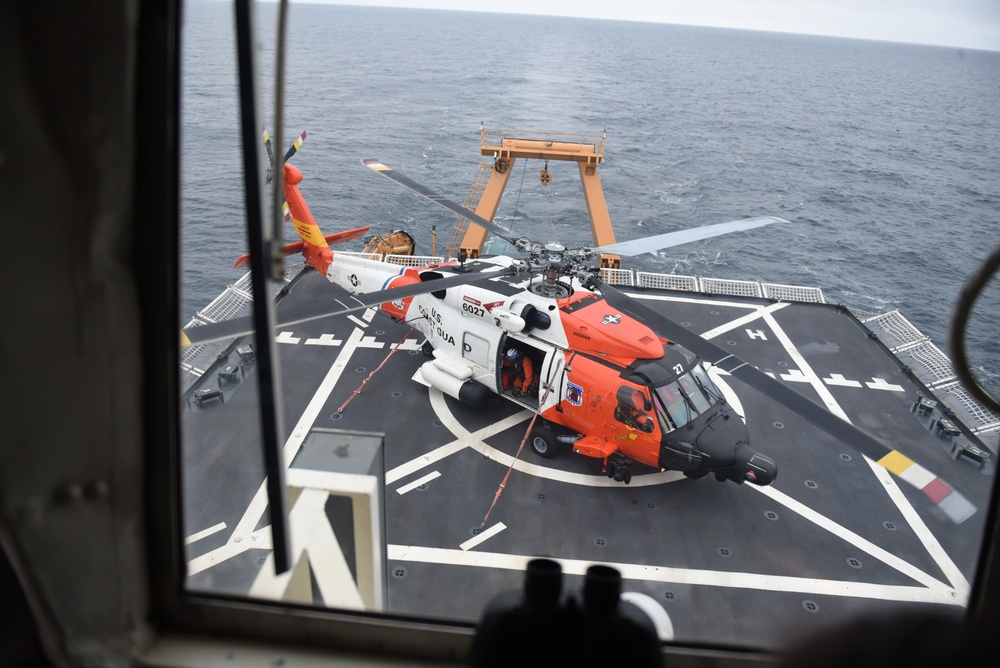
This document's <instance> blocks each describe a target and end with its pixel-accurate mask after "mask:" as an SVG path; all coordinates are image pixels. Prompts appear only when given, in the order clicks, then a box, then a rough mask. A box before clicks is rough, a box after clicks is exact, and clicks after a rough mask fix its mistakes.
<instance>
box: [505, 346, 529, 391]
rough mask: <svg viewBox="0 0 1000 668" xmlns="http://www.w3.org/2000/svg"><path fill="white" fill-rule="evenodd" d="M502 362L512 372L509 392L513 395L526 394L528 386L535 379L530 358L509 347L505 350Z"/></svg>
mask: <svg viewBox="0 0 1000 668" xmlns="http://www.w3.org/2000/svg"><path fill="white" fill-rule="evenodd" d="M504 363H505V364H506V365H507V366H509V367H510V368H511V369H512V370H513V372H514V379H513V381H512V382H511V394H513V395H514V396H515V397H518V396H520V395H522V394H528V388H529V387H531V383H532V381H534V379H535V369H534V364H532V362H531V358H530V357H528V356H527V355H522V354H521V353H520V351H518V350H516V349H514V348H511V349H510V350H508V351H507V355H506V357H505V358H504Z"/></svg>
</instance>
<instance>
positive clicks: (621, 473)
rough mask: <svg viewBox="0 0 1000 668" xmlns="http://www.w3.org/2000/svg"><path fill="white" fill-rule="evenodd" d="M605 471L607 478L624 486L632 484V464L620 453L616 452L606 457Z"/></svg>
mask: <svg viewBox="0 0 1000 668" xmlns="http://www.w3.org/2000/svg"><path fill="white" fill-rule="evenodd" d="M605 469H606V471H607V474H608V477H609V478H613V479H614V480H617V481H618V482H623V483H625V484H626V485H627V484H629V483H630V482H632V463H631V462H630V461H629V460H628V458H627V457H626V456H625V455H623V454H622V453H620V452H616V453H614V454H613V455H611V456H610V457H608V463H607V465H606V467H605Z"/></svg>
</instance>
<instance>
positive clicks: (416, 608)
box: [182, 269, 996, 649]
mask: <svg viewBox="0 0 1000 668" xmlns="http://www.w3.org/2000/svg"><path fill="white" fill-rule="evenodd" d="M619 287H621V289H623V290H625V291H627V292H628V293H629V294H631V295H632V296H634V297H636V298H638V299H640V300H642V302H643V303H644V304H646V305H647V306H649V307H651V308H653V309H655V310H657V311H658V312H660V313H662V314H664V315H666V316H667V317H669V318H671V319H672V320H674V321H676V322H679V323H680V324H682V325H683V326H684V327H687V328H688V329H690V330H692V331H694V332H697V333H699V334H701V335H702V336H705V337H706V338H710V339H711V340H713V341H714V342H715V343H716V344H718V345H720V346H722V347H724V348H726V349H731V350H732V351H733V353H734V354H736V355H737V356H739V357H741V358H742V359H744V360H746V361H747V362H749V363H751V364H753V365H755V366H757V367H758V368H759V369H760V370H762V371H764V372H766V373H768V374H770V375H772V376H773V377H775V378H777V379H779V380H781V381H783V382H786V383H788V384H791V385H792V386H793V387H795V388H796V389H797V390H799V391H800V392H802V393H803V394H805V395H807V396H809V397H810V398H812V399H814V400H815V401H817V402H818V403H820V404H821V405H823V406H826V407H827V408H828V409H829V410H831V411H833V412H835V413H837V414H839V415H841V416H842V417H844V418H845V419H847V420H849V421H850V422H852V423H853V424H855V425H856V426H858V427H860V428H861V429H863V430H865V431H867V432H869V433H870V434H871V435H873V436H875V437H876V438H879V439H881V440H883V441H884V442H886V443H887V444H889V445H891V446H892V447H894V448H897V449H898V450H900V451H901V452H902V453H903V454H905V455H906V456H908V457H910V458H912V459H913V460H914V461H916V462H918V463H919V464H921V465H922V466H923V467H925V468H926V469H928V470H929V471H932V472H933V473H934V474H936V475H938V476H940V477H941V478H942V479H943V480H944V481H946V482H947V483H948V484H949V485H951V486H952V487H954V488H955V489H956V490H958V491H960V492H961V494H962V495H964V496H965V497H966V498H967V499H968V500H969V501H970V502H971V503H972V504H973V505H975V506H976V507H977V508H978V512H976V513H975V514H973V515H972V516H971V517H970V518H969V519H967V520H965V521H964V522H962V523H960V524H956V523H954V522H952V521H951V520H950V519H948V518H947V517H946V516H945V515H944V514H943V513H942V512H941V511H940V510H939V509H938V508H936V507H935V505H934V503H932V502H931V501H930V500H929V499H928V498H927V497H926V496H925V495H924V494H923V493H921V492H920V491H918V490H916V489H914V488H911V487H910V486H909V485H906V484H901V483H900V482H899V480H898V479H896V478H894V477H893V476H892V475H890V474H889V473H888V472H887V471H885V470H884V469H882V468H881V467H879V466H877V465H875V464H873V463H872V462H871V461H869V460H867V459H866V458H865V457H863V456H861V455H860V454H858V453H857V452H856V451H854V450H852V449H851V448H850V447H849V445H847V444H843V443H839V442H837V441H836V440H834V439H833V438H832V437H828V436H825V435H822V434H818V433H816V432H815V430H814V429H812V428H811V427H809V426H808V425H807V424H806V422H805V421H804V420H803V419H802V418H800V417H798V416H797V415H795V414H793V413H791V412H790V411H788V410H787V409H784V408H782V407H780V406H776V405H775V404H773V402H771V401H769V400H768V399H767V398H766V397H764V396H762V395H760V394H758V393H757V392H755V391H754V390H752V389H750V388H749V387H747V386H745V385H743V384H742V383H741V382H740V381H739V380H737V379H735V378H732V377H729V376H728V375H726V374H725V373H719V372H714V373H713V379H714V380H715V381H716V383H717V385H719V387H720V388H721V389H722V390H723V392H724V393H725V396H726V399H727V401H728V402H729V403H730V405H732V406H733V407H734V409H735V410H736V412H737V413H739V415H741V416H743V418H744V419H745V420H746V422H747V427H748V430H749V434H750V441H751V445H753V446H754V447H756V448H759V449H760V450H762V451H764V452H766V453H767V454H768V455H769V456H770V457H772V458H773V459H774V460H775V462H776V463H777V469H778V474H777V478H776V480H775V482H774V483H773V484H772V485H770V486H766V487H758V486H755V485H752V484H743V485H737V484H734V483H732V482H718V481H716V480H715V478H714V476H712V475H709V476H707V477H705V478H702V479H698V480H692V479H688V478H685V477H684V476H683V475H681V474H679V473H676V472H671V471H665V472H663V471H659V470H654V469H650V468H645V467H642V465H637V466H636V467H634V468H633V471H632V472H633V477H632V479H631V482H630V484H628V485H625V484H623V483H621V482H616V481H614V480H612V479H610V478H609V477H608V476H607V475H606V474H605V472H604V471H603V470H602V462H601V461H600V460H597V459H592V458H588V457H583V456H580V455H576V454H574V453H572V452H571V446H569V445H566V446H565V449H564V451H562V452H559V453H558V455H557V456H556V457H554V458H551V459H550V458H541V457H539V456H538V455H537V454H535V453H534V452H533V451H532V450H531V448H530V446H529V445H528V444H527V443H526V442H525V438H526V434H527V431H528V430H529V428H530V425H531V423H532V419H533V416H534V413H533V412H532V411H530V410H527V409H526V408H525V407H524V406H523V405H521V404H519V403H515V402H513V401H508V400H506V399H504V398H502V397H500V396H494V397H492V398H491V400H490V404H489V405H488V406H487V407H485V408H470V407H468V406H465V405H463V404H461V403H460V402H458V401H456V400H455V399H453V398H451V397H448V396H445V395H444V394H442V393H441V392H440V391H438V390H436V389H434V388H431V387H428V386H426V385H425V384H423V383H421V382H419V378H420V376H419V374H417V370H418V368H419V367H420V365H421V364H423V363H424V362H425V361H426V360H427V358H426V357H425V355H424V353H423V352H422V350H421V344H422V343H423V341H422V340H421V339H420V338H418V337H419V334H417V333H416V332H414V331H412V330H410V328H408V327H406V326H405V325H401V324H399V323H397V322H394V321H393V320H391V319H389V318H388V317H386V316H385V315H382V314H380V313H377V312H375V311H374V310H368V311H365V312H362V313H357V314H353V315H348V316H341V317H336V318H327V319H325V320H317V321H314V322H309V323H305V324H301V325H296V326H295V327H292V328H289V329H287V330H281V331H279V332H278V334H277V338H276V340H277V342H278V354H279V360H280V378H281V388H282V389H281V397H282V401H283V402H284V429H285V432H286V433H285V434H284V436H285V439H286V441H285V451H284V454H285V460H286V462H288V463H290V469H289V470H290V471H292V474H291V475H290V477H291V478H293V479H295V480H298V479H299V478H298V477H296V476H298V475H299V474H298V472H296V471H295V470H296V469H297V468H301V467H302V465H303V462H306V461H309V462H312V464H310V465H311V466H313V465H315V462H317V461H323V460H324V458H326V459H327V460H329V461H330V462H331V466H334V465H335V464H336V460H337V459H338V458H340V459H343V460H352V461H354V462H355V464H357V456H358V453H359V452H361V451H362V450H363V449H364V447H367V444H369V442H371V441H377V442H379V443H380V447H376V448H375V449H374V450H371V451H368V450H366V451H365V453H367V454H363V455H361V458H362V459H363V460H364V461H363V462H362V465H363V466H362V467H363V468H366V470H377V476H376V477H377V479H378V480H379V484H380V485H381V489H378V490H376V491H375V492H374V493H370V492H371V490H368V492H365V491H364V490H362V491H357V490H355V492H352V493H354V494H355V496H354V497H352V498H354V499H355V502H357V499H359V498H362V497H364V495H365V494H368V496H367V497H364V498H372V499H375V501H374V504H375V505H374V506H373V507H374V508H375V510H374V512H375V514H376V515H377V517H375V518H368V519H367V520H360V519H359V517H360V516H359V515H358V514H357V512H356V511H355V513H354V514H353V515H351V518H352V519H351V520H350V521H348V522H347V525H346V526H347V528H346V529H345V528H344V526H342V525H337V523H336V522H332V520H331V523H332V526H331V527H330V528H328V527H327V526H322V527H320V528H318V529H316V530H315V531H313V532H306V535H305V536H299V537H297V538H296V537H293V557H295V558H296V567H295V568H293V571H292V573H291V574H290V575H287V576H285V581H283V580H281V579H280V578H278V579H276V578H275V577H274V576H273V573H272V572H271V571H270V569H272V565H271V564H272V561H271V559H272V558H271V549H270V531H269V526H268V525H269V520H268V514H267V506H266V496H265V494H264V487H263V482H264V471H263V457H262V455H261V450H260V435H259V431H260V428H259V419H258V413H257V405H258V397H257V391H258V388H257V376H256V373H255V371H256V364H257V362H256V360H255V359H254V356H253V354H252V348H251V347H249V345H250V344H248V340H247V339H242V340H237V341H232V342H230V343H227V344H226V345H225V346H224V348H225V349H224V350H223V351H222V352H221V353H216V352H214V351H210V352H208V353H203V354H202V357H203V359H206V360H207V362H206V363H205V365H204V366H202V367H199V368H198V373H197V374H195V375H194V376H192V378H193V380H191V381H190V383H189V385H188V387H187V388H186V391H185V401H186V404H185V410H184V417H183V423H184V424H183V429H184V440H183V455H182V459H183V461H182V465H183V474H184V488H183V490H182V495H183V530H184V533H185V537H186V539H187V541H186V543H187V554H186V560H187V563H188V572H189V577H188V587H189V588H190V589H191V590H194V591H201V592H210V593H218V594H224V595H236V596H243V595H249V596H254V597H257V596H259V597H263V598H282V597H284V598H286V599H290V600H299V601H301V600H302V599H301V596H302V594H301V593H300V594H299V598H298V599H296V598H295V597H294V596H290V595H288V592H291V591H292V590H293V589H294V587H291V586H290V585H288V584H287V581H294V580H295V579H296V578H299V580H300V582H302V583H305V584H303V585H302V587H304V588H305V590H306V591H307V594H306V597H307V598H308V599H311V602H312V603H313V604H315V605H330V606H331V607H336V608H341V607H343V608H348V609H363V610H374V611H377V612H381V613H386V614H390V615H394V616H404V617H419V618H430V619H437V620H445V621H449V622H459V623H467V624H474V623H475V622H476V621H477V620H478V619H479V616H480V614H481V613H482V611H483V609H484V607H485V606H486V604H487V603H488V602H489V601H490V600H491V599H492V598H493V597H494V596H496V595H497V594H499V593H501V592H504V591H508V590H511V589H519V588H520V587H521V586H522V582H523V569H524V566H525V564H526V562H527V561H528V560H529V559H531V558H534V557H549V558H552V559H555V560H557V561H559V562H560V563H561V564H562V566H563V570H564V573H565V574H566V580H565V588H566V590H567V591H579V587H580V585H581V583H582V580H583V574H584V572H585V570H586V568H587V566H589V565H591V564H595V563H600V564H607V565H610V566H613V567H615V568H617V569H618V570H619V571H620V572H621V573H622V575H623V578H624V590H625V591H626V592H628V593H629V595H633V596H637V597H642V598H645V599H646V601H647V602H648V601H649V600H652V601H653V602H655V603H656V604H657V605H659V606H660V607H662V609H663V611H664V612H665V613H666V617H667V618H669V628H668V629H664V628H662V627H661V635H662V636H664V637H665V638H669V639H672V640H675V641H676V642H679V643H682V644H687V645H694V646H699V645H706V646H707V645H709V644H711V645H713V646H718V645H720V644H721V645H723V646H725V645H729V646H733V647H740V648H750V649H757V648H760V649H765V648H773V647H777V646H781V645H783V644H785V643H787V642H789V641H792V640H795V639H797V638H799V637H801V636H803V635H804V634H807V633H810V632H813V631H818V630H821V629H825V628H828V627H829V626H831V625H835V624H840V623H843V622H845V621H846V620H848V619H850V618H853V617H855V616H857V615H862V614H880V613H885V614H891V613H893V612H897V611H900V610H912V609H915V608H916V607H922V606H923V607H931V608H932V609H938V610H944V611H953V612H954V614H956V615H962V614H964V606H965V605H966V604H967V602H968V599H969V595H970V591H969V587H970V584H969V583H970V582H972V581H973V579H974V576H975V568H976V564H977V560H978V559H979V550H980V543H981V541H982V537H983V530H984V524H985V521H986V509H987V506H988V501H989V497H990V489H991V485H992V483H993V479H994V473H995V459H996V453H995V450H996V431H995V427H993V426H992V423H990V422H989V421H990V420H993V419H996V416H992V415H985V416H984V415H981V414H976V415H971V416H970V415H969V414H968V413H967V412H962V411H961V410H959V411H957V412H956V410H955V409H954V407H953V406H951V407H950V406H949V405H947V404H946V403H945V402H943V401H941V397H940V396H938V395H939V394H941V393H942V392H943V393H949V392H953V391H954V388H953V386H949V385H940V386H939V387H942V388H945V389H944V390H942V391H941V392H938V393H936V392H935V390H933V389H931V386H932V385H935V383H934V382H933V379H932V378H928V377H927V376H926V374H925V373H924V372H923V371H922V370H921V369H920V368H919V366H918V365H916V364H914V363H913V360H911V359H909V358H908V357H907V355H906V354H905V353H895V354H894V353H893V352H892V351H891V350H890V346H891V345H893V344H894V343H895V342H894V341H892V340H891V339H892V337H893V333H892V332H891V331H889V328H883V327H882V326H881V323H880V321H878V320H877V319H874V320H871V321H869V320H868V319H866V318H864V317H860V318H859V316H858V315H857V314H854V313H852V312H851V311H850V310H849V309H847V308H844V307H841V306H838V305H835V304H827V303H818V302H816V303H813V302H799V301H793V300H788V301H786V300H781V299H774V298H768V297H752V296H735V295H727V294H718V293H715V294H712V293H710V292H707V291H705V290H701V291H691V290H670V289H654V288H642V289H639V288H626V287H622V286H619ZM336 294H342V291H341V290H340V288H338V287H336V286H335V285H332V284H330V283H329V282H327V281H326V280H325V279H324V278H323V277H321V276H320V275H318V274H317V273H315V272H314V271H312V270H309V269H306V270H303V271H302V272H301V273H299V274H297V275H296V276H295V278H294V279H293V280H292V281H291V282H290V283H289V285H288V288H287V290H286V291H284V294H283V296H282V299H281V300H279V302H278V306H277V308H278V310H279V312H280V311H281V309H282V308H283V307H287V306H288V305H289V304H293V303H295V302H300V303H301V302H303V301H321V300H326V299H330V298H331V296H332V295H336ZM866 323H868V324H866ZM876 325H878V326H876ZM977 417H978V418H985V420H986V422H987V424H986V427H987V429H986V430H985V431H984V430H982V429H978V430H977V428H981V427H982V426H983V424H982V422H975V421H974V420H973V419H972V418H977ZM538 419H540V418H538ZM316 434H321V435H323V438H325V439H326V440H325V441H324V440H323V438H320V440H318V441H317V440H316V438H317V437H316V436H315V435H316ZM330 439H333V440H334V441H336V439H341V441H340V445H338V446H336V447H329V452H326V451H324V450H323V448H325V447H327V446H325V445H323V443H330V442H332V441H330ZM366 439H367V440H366ZM310 448H313V449H312V450H310ZM369 460H370V461H369ZM358 495H361V496H358ZM305 498H306V495H305V494H304V493H297V494H292V495H290V499H289V502H290V505H292V507H293V511H292V512H293V513H294V512H297V511H295V510H294V508H295V504H296V503H299V502H302V503H305V500H304V499H305ZM330 498H333V497H330ZM323 499H326V497H322V498H321V500H320V502H319V505H318V506H316V507H317V508H319V510H318V511H317V515H316V516H317V517H322V516H326V517H327V518H330V517H333V516H334V515H336V509H335V508H333V505H335V504H334V502H332V501H329V500H326V501H325V504H324V501H323ZM302 512H304V511H302ZM348 514H349V515H350V513H348ZM369 520H370V521H371V522H372V526H373V527H377V528H376V529H375V530H374V533H375V536H376V539H377V542H378V543H380V545H377V546H376V547H375V548H373V549H374V550H375V551H376V552H377V553H378V554H377V555H376V557H377V558H376V559H375V563H376V565H377V567H376V568H375V571H374V572H373V573H368V570H369V569H366V568H365V565H364V564H362V563H361V561H363V560H362V559H361V556H359V555H368V557H370V556H371V555H369V554H368V552H365V551H364V550H363V549H362V546H361V545H360V543H359V540H358V539H357V538H355V536H358V535H362V534H359V533H358V532H357V531H356V530H357V528H358V527H357V526H356V524H357V523H358V522H361V521H369ZM352 522H353V524H352ZM320 524H322V522H320ZM352 532H353V533H352ZM348 534H350V535H348ZM331 538H332V540H331ZM321 539H322V540H321ZM331 555H332V556H331ZM365 560H367V557H366V559H365ZM305 564H308V567H306V566H305ZM331 564H332V565H331ZM328 571H329V572H333V573H338V572H339V573H340V574H341V575H342V576H344V577H347V574H349V577H350V578H352V579H353V580H354V581H355V582H356V583H358V585H359V589H360V588H361V584H360V583H361V581H362V580H364V581H365V583H366V584H365V586H368V587H372V588H373V589H372V591H374V592H376V593H375V594H374V595H373V594H355V595H346V594H345V595H343V596H341V593H338V592H336V591H332V590H331V588H330V587H329V582H330V581H331V580H330V579H328V578H331V577H334V576H332V575H329V572H328ZM366 573H367V574H366ZM303 574H304V575H303ZM372 578H374V580H376V582H375V583H374V584H373V583H371V582H369V580H371V579H372ZM324 580H325V582H326V584H324ZM302 587H300V589H299V591H300V592H301V591H302ZM372 596H374V597H375V598H374V602H373V599H372Z"/></svg>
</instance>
